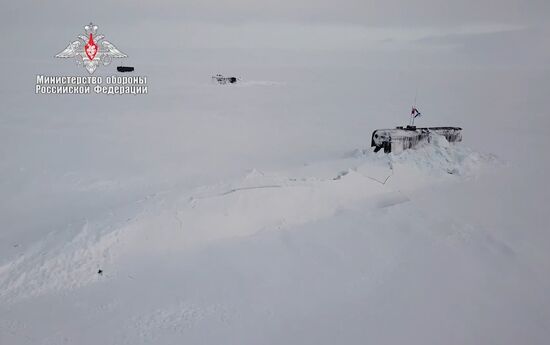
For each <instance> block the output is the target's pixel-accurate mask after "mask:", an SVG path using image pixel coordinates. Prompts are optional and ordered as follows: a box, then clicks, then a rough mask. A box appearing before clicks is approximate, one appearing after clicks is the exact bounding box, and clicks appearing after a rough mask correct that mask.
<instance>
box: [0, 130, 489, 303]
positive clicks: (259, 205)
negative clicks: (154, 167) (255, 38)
mask: <svg viewBox="0 0 550 345" xmlns="http://www.w3.org/2000/svg"><path fill="white" fill-rule="evenodd" d="M495 160H496V159H495V158H494V157H493V156H491V155H486V154H481V153H478V152H475V151H473V150H471V149H468V148H466V147H464V146H463V145H460V144H449V143H448V142H447V141H446V140H445V138H443V137H434V138H433V140H432V141H431V143H430V144H429V145H424V146H422V147H419V148H417V149H414V150H407V151H404V152H402V153H400V154H384V153H381V152H379V153H363V154H361V155H354V157H351V158H349V157H348V158H344V159H339V160H333V161H328V162H318V163H313V164H308V165H305V166H304V167H301V168H299V169H296V170H290V171H282V172H264V171H259V170H256V169H252V170H249V171H248V173H246V174H244V175H243V177H242V178H240V179H237V180H235V181H228V182H221V183H218V184H215V185H209V186H203V187H199V188H196V189H194V190H191V191H187V192H182V191H178V190H174V191H171V192H170V193H167V194H163V195H157V196H155V197H152V198H149V199H147V200H145V201H142V202H141V205H142V207H143V208H135V209H134V210H133V212H134V215H133V216H132V217H131V218H128V219H129V220H130V219H131V221H124V222H120V223H119V224H118V225H116V226H108V227H105V226H102V225H101V224H102V222H101V221H100V222H99V223H86V224H85V225H84V226H83V227H82V228H81V229H80V231H78V232H77V233H76V234H74V236H71V237H68V236H66V235H63V232H59V233H57V234H54V235H53V237H52V238H51V239H45V240H43V241H41V242H40V243H38V244H37V245H36V250H34V251H29V252H27V253H26V255H25V256H22V257H20V258H17V259H16V260H13V261H11V262H8V263H7V264H5V265H3V266H2V267H0V291H1V292H2V293H1V294H0V300H3V301H12V302H13V301H16V300H18V299H21V298H28V297H35V296H40V295H43V294H46V293H51V292H55V291H60V290H70V289H77V288H80V287H83V286H86V285H89V284H92V283H95V282H99V281H102V280H101V277H99V276H98V274H97V271H98V268H102V267H105V266H108V267H109V271H110V272H112V273H111V274H116V270H117V267H119V266H120V265H121V263H120V261H121V260H131V258H132V257H135V258H137V257H140V258H141V257H155V256H158V255H163V253H169V252H172V253H176V252H181V251H185V250H188V249H191V248H195V247H197V246H202V245H204V244H205V243H209V242H212V241H219V240H222V239H229V238H240V237H247V236H252V235H255V234H257V233H259V232H263V231H269V230H281V229H290V228H295V227H296V226H299V225H302V224H307V223H313V222H316V221H319V220H321V219H325V218H328V217H331V216H333V215H334V214H336V213H337V212H339V211H340V210H344V209H353V208H354V207H356V205H358V204H361V205H362V207H367V208H371V209H373V210H375V209H380V208H387V207H393V206H395V205H398V204H402V203H407V202H410V201H411V198H410V197H409V195H408V192H410V191H412V190H415V189H420V188H422V187H424V186H429V185H431V184H434V183H439V182H444V181H447V180H448V179H453V180H454V181H459V180H460V179H461V178H463V177H471V176H475V175H476V174H477V173H478V172H480V171H481V169H482V167H483V166H487V165H488V164H490V163H491V162H494V161H495ZM111 225H112V223H111ZM151 229H154V232H152V230H151ZM123 258H124V259H123Z"/></svg>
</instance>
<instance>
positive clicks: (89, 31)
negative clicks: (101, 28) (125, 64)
mask: <svg viewBox="0 0 550 345" xmlns="http://www.w3.org/2000/svg"><path fill="white" fill-rule="evenodd" d="M84 33H85V35H78V36H77V37H78V40H76V41H73V42H71V43H69V45H68V46H67V48H65V49H64V50H63V51H62V52H60V53H59V54H57V55H56V56H55V57H57V58H75V60H76V62H77V64H79V65H83V66H84V67H85V68H86V70H87V71H88V72H90V74H92V73H94V71H95V69H96V68H97V67H98V66H99V64H100V63H102V64H103V65H104V66H107V65H108V64H110V63H111V61H113V58H125V57H128V55H126V54H124V53H122V52H121V51H120V50H118V49H117V47H115V46H114V45H113V44H112V43H111V42H109V41H106V40H105V39H104V38H105V36H103V35H99V34H97V25H94V24H93V23H90V24H88V25H86V26H84Z"/></svg>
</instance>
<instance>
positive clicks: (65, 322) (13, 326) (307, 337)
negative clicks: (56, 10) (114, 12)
mask: <svg viewBox="0 0 550 345" xmlns="http://www.w3.org/2000/svg"><path fill="white" fill-rule="evenodd" d="M14 6H15V5H14ZM101 8H102V11H103V7H101ZM61 12H63V11H61ZM61 12H60V15H63V13H61ZM102 13H103V12H102ZM55 16H56V14H52V15H48V16H46V17H47V18H45V19H43V20H40V21H37V22H36V23H34V22H30V21H29V22H25V23H26V25H27V26H26V28H27V29H25V28H24V27H23V25H20V26H18V27H17V29H18V30H17V32H13V35H8V34H5V35H6V37H3V39H4V41H6V40H9V39H10V38H9V37H17V38H18V40H20V42H33V45H29V46H26V45H21V47H20V49H21V51H20V53H19V55H18V56H17V58H13V57H10V56H2V57H1V59H2V60H1V61H0V62H2V63H1V64H0V66H1V68H2V76H3V78H4V79H5V80H9V81H10V82H9V83H2V84H0V101H1V103H2V110H1V113H0V157H1V159H0V192H1V193H2V198H0V344H2V345H4V344H9V345H12V344H16V345H17V344H90V345H91V344H94V345H95V344H153V343H154V344H181V343H185V344H547V343H548V339H550V294H549V291H550V269H549V262H550V232H549V231H548V211H550V208H549V207H548V206H549V205H550V198H549V195H550V193H549V192H550V190H549V184H548V176H547V175H548V173H547V172H548V170H549V169H550V159H549V157H550V156H549V155H548V154H547V153H546V148H547V147H549V145H550V137H549V136H548V134H549V131H548V129H549V128H550V122H549V120H548V119H549V117H548V110H547V109H550V104H548V98H547V92H548V90H549V86H550V85H549V82H548V81H549V80H550V74H549V72H548V70H547V69H544V68H533V69H529V68H523V67H521V68H515V67H514V68H512V67H510V68H504V69H503V68H501V67H502V66H492V65H490V66H487V65H483V64H482V63H479V64H473V65H471V64H468V63H470V60H469V58H471V56H469V55H461V54H459V53H457V52H456V51H449V50H448V49H432V48H431V47H428V48H425V47H424V48H425V49H426V50H422V49H423V48H422V47H421V48H418V49H419V50H418V51H417V50H413V51H406V52H403V51H402V50H400V49H401V48H400V49H396V50H392V49H388V50H384V49H381V50H377V49H374V50H369V51H368V54H367V53H365V52H363V51H360V50H357V49H355V46H356V42H355V41H353V40H352V43H353V46H354V49H355V50H353V49H347V48H346V46H345V45H346V41H345V40H343V41H342V42H340V41H338V42H340V44H341V45H339V49H338V50H337V51H331V50H328V49H327V50H322V51H319V50H316V49H309V48H308V49H304V50H300V49H299V48H297V47H300V46H301V45H300V44H298V43H299V42H298V43H294V44H293V45H292V47H290V48H288V49H284V47H283V48H280V49H272V48H270V47H266V45H267V43H266V45H259V47H258V48H257V49H256V48H250V46H253V47H254V46H255V43H254V42H255V41H251V42H252V43H250V42H249V43H250V46H247V45H246V44H245V43H246V42H245V43H243V46H238V47H236V48H232V47H231V46H230V45H229V44H228V46H223V47H221V48H219V49H217V50H216V49H214V48H212V49H210V48H211V47H210V48H208V47H206V48H205V47H202V45H207V44H208V40H201V39H198V38H197V37H202V36H201V32H200V30H199V29H196V28H192V27H190V28H189V30H198V31H196V32H194V31H193V32H194V35H195V36H193V38H192V39H191V38H189V37H188V36H186V35H185V33H182V32H180V33H179V34H178V35H179V36H178V35H171V36H170V40H172V39H173V37H182V38H181V39H182V40H183V41H182V42H183V43H182V44H183V46H180V45H178V44H175V45H174V44H172V45H169V44H167V43H168V42H167V40H168V38H167V37H166V38H164V37H165V36H164V33H165V32H173V30H172V29H174V27H179V26H178V25H181V23H180V22H177V23H174V22H171V23H168V24H164V22H159V21H156V22H147V21H145V22H143V23H142V24H141V26H139V27H132V28H131V29H130V28H125V27H121V26H118V27H117V26H114V25H113V24H111V26H109V23H110V22H112V21H110V20H107V19H105V18H104V22H103V23H98V24H100V25H102V26H100V27H101V28H102V29H104V30H105V33H106V34H109V36H108V37H109V38H110V39H112V41H113V42H115V43H117V46H118V47H119V48H120V49H123V50H124V51H125V52H126V53H127V54H128V55H129V56H130V58H129V59H128V64H129V65H134V66H135V67H136V74H139V75H147V76H148V78H149V90H150V94H148V95H146V96H140V97H118V96H113V97H110V96H105V97H100V96H92V97H84V96H82V97H81V96H43V95H34V94H33V91H34V90H33V87H34V80H35V75H36V74H60V75H73V74H77V73H79V70H78V68H77V67H76V66H74V64H72V63H69V62H67V61H58V60H55V59H53V58H52V56H53V54H55V53H56V52H57V49H61V48H63V45H64V44H66V41H67V40H68V39H70V38H71V37H72V36H71V35H72V34H73V31H74V33H75V34H76V33H77V31H78V29H79V28H80V26H79V25H80V24H81V21H82V20H81V18H73V19H67V20H68V21H70V25H69V24H68V23H67V21H65V20H62V19H65V17H64V16H63V17H62V18H61V17H59V20H52V18H56V17H55ZM99 19H101V18H98V20H99ZM46 20H47V21H48V22H47V24H48V25H46V22H45V21H46ZM85 20H86V21H87V20H89V18H86V19H85ZM153 23H154V25H153ZM163 25H166V27H164V26H163ZM68 26H71V28H68ZM44 27H47V28H48V29H47V30H48V31H47V33H48V35H44V36H47V37H44V38H43V39H40V40H37V39H36V33H37V32H41V31H40V30H42V29H43V28H44ZM222 28H223V26H222ZM245 29H246V26H245V27H241V28H233V30H237V31H238V32H240V31H239V30H244V31H246V30H245ZM279 29H281V26H276V27H275V29H273V28H272V27H270V26H267V27H264V28H263V30H264V31H266V32H268V33H269V32H271V31H270V30H279ZM6 30H8V29H6ZM9 30H12V29H9ZM13 30H15V29H13ZM136 30H137V31H138V32H139V35H136V32H135V31H136ZM228 30H230V29H228ZM311 30H312V32H313V33H317V32H318V30H320V29H319V28H312V29H311ZM326 30H327V32H329V33H333V29H331V28H330V27H329V28H328V29H326ZM346 30H348V31H349V30H351V31H353V30H352V29H350V28H347V29H346ZM289 31H290V32H293V30H289ZM5 32H8V31H5ZM10 32H11V31H10ZM223 32H225V31H223ZM223 32H222V33H223ZM247 32H248V31H247ZM283 32H284V31H283ZM336 32H337V33H338V32H339V31H336ZM346 32H347V31H346ZM206 34H208V35H211V36H212V38H215V37H216V36H217V31H216V30H215V29H212V30H207V32H206ZM299 34H300V35H302V36H304V37H306V38H307V37H309V36H308V35H309V34H310V31H308V30H304V31H300V32H299ZM300 35H298V36H300ZM7 36H9V37H7ZM138 36H139V37H138ZM329 36H330V35H327V37H324V40H321V41H323V42H325V41H326V40H328V41H330V40H331V37H329ZM208 37H210V36H208ZM222 37H225V36H222ZM285 37H286V36H285ZM237 41H238V40H237ZM282 41H284V40H282ZM18 42H19V41H18ZM143 42H148V45H147V46H146V47H144V46H143ZM172 42H173V41H170V43H172ZM262 42H263V41H262ZM314 43H315V44H317V43H319V42H318V41H313V43H312V44H311V45H314ZM277 44H283V43H281V42H279V41H278V43H277ZM385 44H386V43H385ZM388 44H390V43H388ZM415 46H416V44H415ZM340 48H341V49H340ZM407 49H408V48H407ZM441 61H445V63H442V62H441ZM506 61H507V60H506ZM64 62H66V63H64ZM491 63H492V62H491ZM167 66H169V67H170V68H167ZM427 66H428V67H427ZM111 68H112V69H114V67H113V66H111ZM112 69H111V70H110V69H108V68H104V67H103V66H102V67H100V69H98V71H97V73H99V74H100V75H103V76H107V75H110V74H112V73H113V70H112ZM80 72H81V73H85V71H80ZM215 73H223V74H227V75H237V76H239V77H241V78H242V83H239V84H237V85H225V86H219V85H215V84H212V83H211V82H210V76H211V75H213V74H215ZM416 88H418V89H419V90H420V97H419V103H420V104H422V107H421V109H422V111H423V114H424V116H423V117H422V118H421V119H419V120H418V123H417V124H418V125H419V126H460V127H463V128H464V133H463V137H464V138H463V142H462V143H457V144H449V143H447V142H446V141H445V140H444V139H442V138H439V139H438V140H434V141H433V143H432V144H433V145H425V146H421V147H419V148H418V149H415V150H409V151H405V152H403V153H401V154H398V155H396V154H389V155H386V154H384V153H382V152H379V153H376V154H375V153H373V152H372V151H371V148H370V147H369V146H370V138H371V133H372V131H373V130H375V129H377V128H387V127H393V126H396V125H403V124H404V122H407V121H408V111H409V109H410V102H411V99H412V98H413V93H414V90H415V89H416ZM411 90H413V91H411ZM99 270H101V271H102V274H98V271H99Z"/></svg>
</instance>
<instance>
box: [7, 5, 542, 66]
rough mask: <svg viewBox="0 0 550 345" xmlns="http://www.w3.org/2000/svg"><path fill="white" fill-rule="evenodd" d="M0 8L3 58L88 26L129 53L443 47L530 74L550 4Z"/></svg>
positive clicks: (55, 45)
mask: <svg viewBox="0 0 550 345" xmlns="http://www.w3.org/2000/svg"><path fill="white" fill-rule="evenodd" d="M1 6H2V10H1V11H0V35H1V39H2V42H4V47H5V49H4V53H3V54H2V58H1V59H2V60H4V61H6V60H9V61H12V60H17V59H21V58H23V59H24V58H29V57H34V58H39V57H40V55H41V54H44V57H46V56H48V57H49V56H51V55H52V54H54V53H55V50H57V49H59V46H60V45H63V44H65V42H68V41H69V40H70V39H72V38H73V37H74V35H76V34H77V33H79V32H80V30H81V29H82V28H81V27H82V25H84V23H87V22H89V21H90V20H93V21H94V22H95V23H97V24H98V25H100V30H101V29H103V30H104V32H105V33H109V34H110V36H109V37H111V39H112V40H115V41H116V39H118V41H119V42H120V41H123V42H124V45H125V47H127V48H130V49H134V48H136V49H139V48H143V47H147V48H149V49H155V50H160V49H163V50H164V51H166V52H170V50H171V49H177V50H181V49H183V50H185V51H186V52H188V53H192V51H193V50H201V49H216V48H224V49H240V50H244V51H243V55H246V53H247V50H248V51H265V50H268V49H280V50H302V51H303V50H320V51H326V52H330V51H332V52H341V51H350V50H355V51H358V52H365V51H371V52H372V51H375V52H378V53H380V52H382V53H383V52H388V51H389V52H392V51H393V52H395V51H398V52H404V53H405V54H407V52H408V51H409V52H411V54H414V52H418V51H424V52H428V54H427V55H428V56H431V55H430V53H429V52H433V51H445V52H447V53H448V55H447V57H446V58H442V57H441V56H432V57H434V59H433V60H434V61H433V62H434V63H436V62H437V63H439V64H441V63H445V60H449V61H450V60H455V58H454V54H462V55H460V56H459V57H460V58H459V59H458V60H459V62H460V64H461V65H464V66H472V65H473V66H478V65H482V66H492V65H494V64H496V65H500V66H505V67H529V68H546V64H547V62H548V61H549V60H550V48H549V47H550V44H548V37H549V36H550V25H549V24H548V23H549V20H548V15H549V14H550V1H544V0H527V1H520V0H482V1H475V0H465V1H437V0H417V1H404V0H390V1H366V0H345V1H313V0H298V1H287V0H283V1H280V0H279V1H275V0H269V1H253V0H232V1H212V0H207V1H204V0H200V1H199V0H191V1H175V0H161V1H153V2H151V1H116V2H113V1H104V0H98V1H92V2H74V1H65V0H61V1H48V2H36V1H10V2H8V1H3V3H2V5H1ZM113 37H116V39H115V38H113ZM6 47H9V48H10V49H6ZM165 55H170V54H165ZM383 55H384V54H383ZM386 57H387V56H386V55H384V59H385V58H386ZM425 57H426V55H424V58H425ZM384 59H383V60H384ZM390 60H391V59H390ZM454 63H456V61H455V62H454ZM454 63H453V64H454ZM6 67H7V66H3V67H2V68H6Z"/></svg>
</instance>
